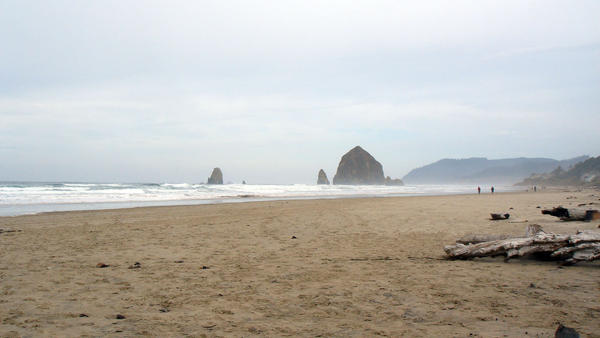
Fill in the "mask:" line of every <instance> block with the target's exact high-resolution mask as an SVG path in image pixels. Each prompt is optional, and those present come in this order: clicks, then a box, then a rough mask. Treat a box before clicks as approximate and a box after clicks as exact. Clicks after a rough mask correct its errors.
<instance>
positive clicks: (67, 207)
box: [0, 187, 526, 217]
mask: <svg viewBox="0 0 600 338" xmlns="http://www.w3.org/2000/svg"><path fill="white" fill-rule="evenodd" d="M518 188H519V189H515V190H511V191H502V192H496V193H495V194H506V193H518V192H526V191H523V190H521V189H522V188H523V187H518ZM454 195H476V194H474V193H472V192H446V193H444V192H434V193H429V192H422V193H389V194H368V193H366V194H356V195H344V194H340V195H312V196H277V197H269V196H258V195H252V196H236V197H221V198H211V199H177V200H154V201H143V200H131V201H117V202H114V201H101V202H78V203H32V204H6V205H0V217H16V216H23V215H38V214H44V213H51V212H67V211H92V210H119V209H130V208H145V207H161V206H194V205H213V204H237V203H254V202H268V201H297V200H330V199H355V198H396V197H402V198H404V197H419V196H425V197H426V196H454ZM482 195H492V194H490V193H489V192H486V193H483V194H482ZM11 209H14V210H11Z"/></svg>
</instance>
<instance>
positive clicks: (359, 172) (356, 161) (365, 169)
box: [333, 146, 385, 185]
mask: <svg viewBox="0 0 600 338" xmlns="http://www.w3.org/2000/svg"><path fill="white" fill-rule="evenodd" d="M384 183H385V177H384V176H383V166H382V165H381V163H379V162H377V160H376V159H375V158H374V157H373V156H371V154H369V153H368V152H367V151H366V150H364V149H363V148H361V147H360V146H356V147H354V148H353V149H352V150H350V151H349V152H347V153H346V154H345V155H344V156H342V160H341V161H340V164H339V165H338V168H337V172H336V173H335V176H334V177H333V184H353V185H361V184H371V185H373V184H384Z"/></svg>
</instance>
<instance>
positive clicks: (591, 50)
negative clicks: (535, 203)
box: [0, 0, 600, 183]
mask: <svg viewBox="0 0 600 338" xmlns="http://www.w3.org/2000/svg"><path fill="white" fill-rule="evenodd" d="M599 13H600V1H550V0H546V1H523V0H519V1H373V0H370V1H307V0H303V1H264V2H263V1H148V0H145V1H123V0H118V1H106V0H103V1H80V0H75V1H58V0H53V1H45V0H44V1H25V0H17V1H10V0H4V1H1V2H0V181H2V180H52V181H64V180H68V181H101V182H106V181H109V182H202V181H205V180H206V178H207V177H208V176H209V175H210V172H211V170H212V168H213V167H216V166H218V167H221V168H222V170H223V173H224V179H225V181H233V182H241V180H246V181H248V182H249V183H315V182H316V178H317V172H318V170H319V169H320V168H323V169H325V171H326V173H327V175H328V176H329V178H330V179H331V178H332V177H333V175H334V174H335V170H336V168H337V164H338V162H339V160H340V157H341V156H342V155H343V154H344V153H345V152H347V151H348V150H350V149H351V148H352V147H354V146H356V145H361V146H362V147H363V148H365V149H366V150H367V151H369V152H370V153H371V154H372V155H373V156H374V157H375V158H376V159H377V160H379V161H380V162H381V163H382V164H383V168H384V171H385V174H386V175H390V176H392V177H402V176H404V175H405V174H406V173H408V171H410V170H411V169H413V168H415V167H420V166H423V165H426V164H428V163H431V162H434V161H437V160H439V159H441V158H467V157H473V156H477V157H488V158H506V157H521V156H525V157H550V158H556V159H565V158H570V157H575V156H578V155H583V154H587V155H592V156H598V155H600V133H599V132H598V130H599V127H600V20H599Z"/></svg>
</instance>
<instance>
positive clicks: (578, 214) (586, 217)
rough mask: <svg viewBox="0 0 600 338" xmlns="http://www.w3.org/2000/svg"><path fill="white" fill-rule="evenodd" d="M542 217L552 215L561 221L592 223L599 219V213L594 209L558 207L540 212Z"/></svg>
mask: <svg viewBox="0 0 600 338" xmlns="http://www.w3.org/2000/svg"><path fill="white" fill-rule="evenodd" d="M542 214H544V215H552V216H555V217H558V218H560V219H561V220H563V221H587V222H589V221H592V220H595V219H600V212H599V211H598V210H594V209H574V208H563V207H561V206H558V207H556V208H552V209H546V210H542Z"/></svg>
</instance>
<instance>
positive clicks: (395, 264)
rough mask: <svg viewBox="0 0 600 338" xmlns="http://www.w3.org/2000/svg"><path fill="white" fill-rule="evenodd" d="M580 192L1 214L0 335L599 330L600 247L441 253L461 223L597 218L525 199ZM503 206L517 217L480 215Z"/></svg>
mask: <svg viewBox="0 0 600 338" xmlns="http://www.w3.org/2000/svg"><path fill="white" fill-rule="evenodd" d="M584 202H585V203H594V204H597V205H600V192H599V191H598V190H583V191H570V190H568V191H545V192H539V191H538V192H536V193H534V192H510V193H509V192H507V193H497V194H494V195H493V196H492V195H491V194H486V195H477V194H461V195H443V196H411V197H386V198H351V199H320V200H314V199H311V200H293V201H284V200H279V201H262V202H248V203H223V204H210V205H195V206H156V207H140V208H130V209H112V210H92V211H67V212H52V213H44V214H37V215H22V216H17V217H0V228H9V229H14V230H17V232H10V233H2V234H0V243H1V245H2V247H3V259H2V260H0V292H1V293H2V294H3V300H2V302H3V303H2V306H0V318H3V320H2V321H1V322H0V336H30V335H44V336H57V335H61V336H86V335H87V336H106V335H108V336H112V335H125V336H138V335H142V336H156V335H160V336H173V335H176V336H181V335H193V336H203V335H205V336H258V335H263V336H282V335H292V336H317V335H323V336H353V335H354V336H373V335H388V336H469V334H472V335H475V336H484V337H489V336H503V335H508V336H524V335H531V336H536V335H538V336H552V335H553V333H554V331H555V330H556V327H557V326H558V324H557V323H558V322H560V323H563V324H564V325H566V326H568V327H573V328H576V329H577V331H579V332H580V333H581V334H582V335H586V336H589V337H599V335H598V332H600V324H599V323H598V321H597V317H598V316H599V315H600V307H599V304H598V301H597V300H598V299H600V289H599V288H598V286H599V284H598V280H599V278H600V269H599V268H600V266H599V262H597V261H596V262H591V263H581V264H577V265H575V266H571V267H564V268H563V267H561V266H559V265H558V264H557V263H556V262H549V261H537V260H533V259H514V260H510V261H509V262H508V263H504V262H503V260H502V258H482V259H474V260H467V261H460V260H458V261H451V260H446V259H445V254H444V252H443V246H444V245H447V244H452V243H454V241H456V240H457V239H458V238H460V237H462V236H464V235H465V234H468V233H487V234H498V233H506V234H513V235H519V234H522V233H523V232H524V230H525V227H526V226H527V225H528V224H533V223H537V224H541V225H542V226H543V227H544V229H545V230H547V231H549V232H555V233H575V231H577V230H598V221H594V222H560V221H557V220H556V218H554V217H551V216H547V215H542V214H541V212H540V209H538V208H537V207H538V206H542V207H551V206H556V205H559V204H562V205H564V206H565V207H569V206H576V205H578V204H580V203H584ZM594 207H596V206H594ZM509 208H513V209H510V212H511V214H512V215H514V219H513V216H511V219H510V220H508V221H490V220H489V213H490V212H500V211H506V210H509ZM512 220H515V221H523V220H527V221H528V222H527V223H511V221H512ZM19 230H20V231H19ZM99 263H103V264H105V265H108V266H107V267H105V268H98V267H96V266H97V264H99ZM135 263H139V264H138V265H136V264H135ZM136 266H137V267H136ZM531 285H533V287H532V286H531ZM117 314H120V315H122V316H123V317H124V319H115V318H116V317H115V316H116V315H117ZM82 315H85V316H82ZM525 332H527V334H526V333H525Z"/></svg>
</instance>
